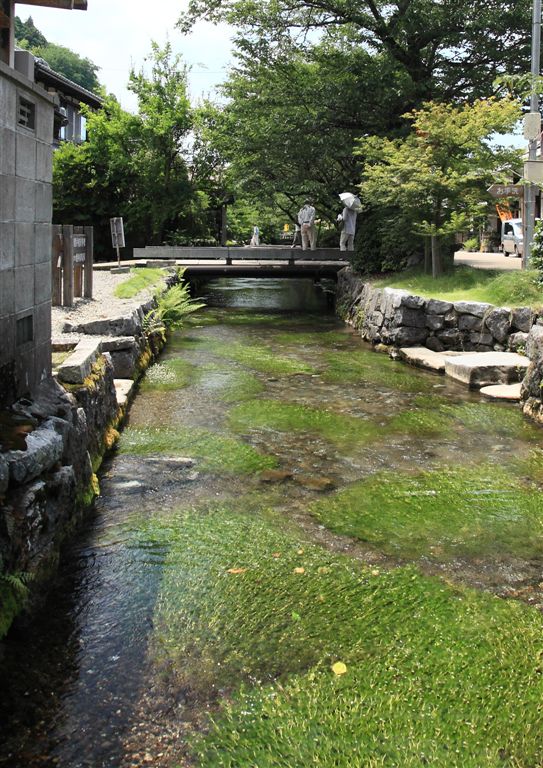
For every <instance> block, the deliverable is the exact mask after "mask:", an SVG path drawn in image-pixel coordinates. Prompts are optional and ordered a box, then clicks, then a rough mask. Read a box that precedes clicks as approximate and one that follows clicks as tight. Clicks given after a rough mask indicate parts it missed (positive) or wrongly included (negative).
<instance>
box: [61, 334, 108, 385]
mask: <svg viewBox="0 0 543 768" xmlns="http://www.w3.org/2000/svg"><path fill="white" fill-rule="evenodd" d="M99 354H100V339H82V340H81V341H80V342H79V343H78V344H77V347H76V348H75V349H74V351H73V352H72V354H71V355H70V356H69V357H67V358H66V360H65V361H64V362H63V363H62V364H61V365H60V366H59V368H58V371H57V376H58V378H59V380H60V381H65V382H66V383H67V384H82V383H83V382H84V380H85V379H86V378H87V376H88V375H89V374H90V372H91V368H92V365H93V363H94V362H96V360H97V358H98V355H99Z"/></svg>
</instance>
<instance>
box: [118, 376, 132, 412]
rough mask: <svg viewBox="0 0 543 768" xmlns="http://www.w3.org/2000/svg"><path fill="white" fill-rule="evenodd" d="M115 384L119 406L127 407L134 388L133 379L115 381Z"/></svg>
mask: <svg viewBox="0 0 543 768" xmlns="http://www.w3.org/2000/svg"><path fill="white" fill-rule="evenodd" d="M113 384H114V386H115V394H116V395H117V405H119V406H123V405H126V403H127V402H128V398H129V396H130V393H131V392H132V390H133V388H134V382H133V381H132V379H113Z"/></svg>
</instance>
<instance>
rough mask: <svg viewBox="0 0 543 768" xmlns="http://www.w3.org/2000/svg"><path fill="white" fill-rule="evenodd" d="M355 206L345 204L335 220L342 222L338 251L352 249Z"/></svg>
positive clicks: (354, 229)
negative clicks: (350, 206)
mask: <svg viewBox="0 0 543 768" xmlns="http://www.w3.org/2000/svg"><path fill="white" fill-rule="evenodd" d="M357 213H358V212H357V210H356V208H348V207H347V206H345V208H344V209H343V211H342V213H340V214H339V215H338V217H337V220H338V221H340V222H342V223H343V228H342V230H341V235H340V236H339V250H340V251H354V234H355V232H356V215H357Z"/></svg>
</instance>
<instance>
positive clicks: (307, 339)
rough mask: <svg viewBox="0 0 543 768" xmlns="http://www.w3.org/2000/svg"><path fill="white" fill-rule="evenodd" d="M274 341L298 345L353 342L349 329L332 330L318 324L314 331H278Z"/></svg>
mask: <svg viewBox="0 0 543 768" xmlns="http://www.w3.org/2000/svg"><path fill="white" fill-rule="evenodd" d="M273 338H274V341H277V342H279V343H280V344H295V345H296V346H311V347H312V346H316V347H333V346H344V345H346V344H349V342H351V340H352V337H351V334H350V333H349V332H348V331H347V330H344V331H337V330H335V331H330V330H327V329H320V328H319V327H318V326H317V328H316V329H315V330H312V331H305V332H304V331H294V330H293V331H285V332H283V333H276V334H274V336H273Z"/></svg>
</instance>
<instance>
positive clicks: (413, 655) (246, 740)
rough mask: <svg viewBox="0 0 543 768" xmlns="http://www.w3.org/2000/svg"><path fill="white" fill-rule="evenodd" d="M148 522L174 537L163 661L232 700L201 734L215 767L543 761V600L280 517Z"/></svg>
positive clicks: (439, 766)
mask: <svg viewBox="0 0 543 768" xmlns="http://www.w3.org/2000/svg"><path fill="white" fill-rule="evenodd" d="M280 525H281V528H282V529H281V530H280V529H279V526H280ZM148 526H149V528H148V530H147V531H145V532H144V534H143V535H144V536H145V541H146V542H148V541H149V540H153V541H157V542H159V543H162V544H164V545H166V546H167V547H168V556H167V561H166V563H165V568H164V576H163V582H162V585H161V588H160V590H159V594H158V597H157V602H156V608H155V615H154V617H153V625H154V628H155V629H154V635H153V637H152V639H151V643H150V647H149V654H150V657H151V659H153V660H154V661H155V662H156V664H157V665H158V667H159V669H160V670H161V671H162V674H163V675H165V676H166V677H168V678H169V679H170V685H171V687H172V688H173V687H175V686H178V687H179V690H180V691H182V692H183V694H184V695H187V694H188V695H189V697H190V694H191V693H192V694H193V695H194V696H195V697H196V699H197V700H198V701H199V702H200V704H201V706H202V707H205V703H206V701H208V702H209V701H214V700H215V699H216V698H217V697H218V696H220V697H221V698H222V706H221V707H220V709H219V711H218V712H217V713H216V714H215V715H214V716H213V717H212V718H211V719H210V721H209V723H208V727H207V728H204V729H203V731H200V732H198V733H195V734H194V735H193V738H192V740H191V742H192V743H191V747H192V754H193V756H194V759H195V762H196V764H197V765H199V766H200V767H201V768H214V767H218V766H222V768H227V767H228V768H249V767H250V766H258V768H307V766H321V767H322V768H331V767H332V766H336V768H377V766H381V767H382V768H398V767H399V766H401V768H422V766H425V765H428V766H432V768H504V766H507V767H508V768H513V767H515V768H520V766H525V767H526V768H527V767H528V766H534V767H535V766H538V765H541V761H542V760H543V739H542V738H541V701H542V700H543V675H542V673H541V665H542V660H543V641H542V637H543V619H542V617H541V615H540V614H539V613H538V612H536V611H533V610H530V609H529V608H527V607H525V606H522V605H520V604H518V603H512V602H506V601H501V600H499V599H497V598H494V597H492V596H489V595H487V594H478V593H476V592H474V591H471V590H467V589H460V588H458V589H453V588H451V587H449V586H446V585H444V584H443V583H442V582H440V581H439V580H437V579H429V578H425V577H422V576H421V575H420V574H418V573H417V572H416V571H415V570H413V569H410V568H402V569H395V570H393V571H390V572H380V571H379V570H378V569H370V568H367V567H364V566H361V565H358V564H355V563H352V562H351V561H350V560H349V559H348V558H346V557H342V556H341V555H337V554H330V553H327V552H325V551H323V550H322V549H320V548H318V547H315V546H312V545H308V544H307V543H304V542H303V541H300V540H296V539H295V538H293V534H292V532H291V531H288V530H284V524H282V523H281V524H278V525H274V524H272V523H271V522H270V520H269V519H266V516H261V517H257V516H255V515H250V514H245V515H242V514H238V513H236V512H234V511H232V510H231V509H230V510H229V509H219V510H212V511H208V512H207V513H206V512H202V511H192V512H188V511H187V512H184V513H179V514H178V515H177V516H176V518H174V519H171V520H169V521H167V522H163V523H160V522H159V521H158V520H156V519H155V520H150V521H149V522H148ZM287 528H288V526H287ZM232 569H233V572H231V571H232ZM296 569H298V571H297V570H296ZM300 569H303V572H302V571H300ZM229 571H230V572H229ZM337 661H341V662H343V663H344V664H345V665H346V674H344V675H343V676H341V677H338V676H336V675H335V674H334V673H333V671H332V669H331V666H332V665H333V664H334V663H335V662H337ZM229 692H230V695H228V696H226V694H229Z"/></svg>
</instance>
